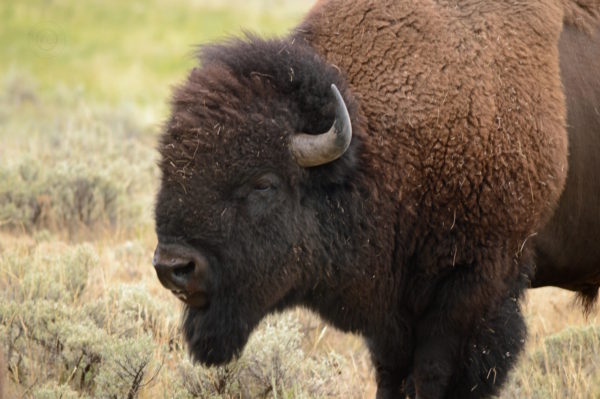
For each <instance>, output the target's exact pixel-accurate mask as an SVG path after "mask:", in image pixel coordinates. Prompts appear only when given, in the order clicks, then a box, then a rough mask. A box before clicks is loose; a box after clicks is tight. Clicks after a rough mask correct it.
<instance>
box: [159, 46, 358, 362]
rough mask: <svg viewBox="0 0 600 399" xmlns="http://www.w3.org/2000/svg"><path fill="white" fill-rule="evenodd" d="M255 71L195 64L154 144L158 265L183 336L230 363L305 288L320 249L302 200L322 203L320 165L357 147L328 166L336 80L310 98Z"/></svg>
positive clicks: (342, 108)
mask: <svg viewBox="0 0 600 399" xmlns="http://www.w3.org/2000/svg"><path fill="white" fill-rule="evenodd" d="M274 50H276V51H279V48H274ZM267 58H268V57H267ZM236 62H237V61H236ZM238 64H239V63H236V65H238ZM318 67H319V68H324V67H323V66H322V65H320V66H318ZM251 69H254V68H251ZM301 69H302V68H301V67H296V69H295V70H296V71H298V70H301ZM306 69H307V70H310V71H312V70H313V69H314V68H313V66H311V65H307V66H306ZM317 70H318V68H317ZM327 72H328V73H325V74H323V75H322V76H325V77H326V78H327V77H332V76H336V75H335V72H331V70H330V69H328V70H327ZM253 73H254V72H252V73H248V74H247V78H245V79H241V78H240V77H239V76H236V75H234V74H233V73H232V72H231V71H228V70H227V69H226V68H223V67H222V66H219V67H213V66H211V65H210V63H209V65H208V66H205V67H204V68H203V69H202V70H194V71H193V72H192V74H191V75H190V77H189V80H188V82H187V83H186V84H185V85H184V86H182V87H181V88H180V89H179V90H178V91H177V92H176V93H175V100H174V103H173V113H172V117H171V119H170V121H169V123H168V124H167V126H166V132H165V133H164V134H163V136H162V141H161V144H160V147H159V150H160V153H161V162H160V167H161V171H162V182H161V188H160V191H159V194H158V197H157V202H156V209H155V218H156V231H157V235H158V246H157V248H156V251H155V254H154V261H153V263H154V266H155V269H156V272H157V275H158V277H159V279H160V281H161V283H162V284H163V285H164V286H165V287H166V288H168V289H170V290H171V291H172V292H173V293H174V294H175V295H176V296H177V297H178V298H180V299H181V300H182V301H183V302H185V304H186V310H185V315H184V324H183V326H184V333H185V337H186V339H187V341H188V344H189V348H190V352H191V353H192V356H193V357H194V358H195V359H196V360H199V361H201V362H203V363H205V364H219V363H223V362H227V361H229V360H230V359H231V358H232V357H233V356H235V355H236V354H238V353H239V351H240V350H241V349H242V348H243V346H244V344H245V343H246V341H247V339H248V336H249V334H250V332H251V331H252V329H253V328H254V327H255V326H256V325H257V323H258V322H259V321H260V319H261V318H262V317H263V316H264V315H266V314H267V313H268V312H270V311H273V310H277V309H282V308H284V307H286V306H289V305H291V304H294V303H297V302H298V301H300V300H301V298H302V297H303V295H305V293H306V291H307V290H309V289H310V287H311V284H313V283H314V279H315V278H316V274H318V272H316V273H315V267H318V265H319V264H321V263H322V262H324V258H325V257H326V252H327V250H326V249H325V248H324V246H325V245H324V244H323V243H322V242H321V240H320V239H319V238H318V237H319V235H320V231H321V229H322V226H320V223H319V217H318V214H319V212H318V211H317V210H316V209H314V206H312V205H308V204H314V203H316V202H318V199H315V198H314V196H318V195H319V194H318V190H317V189H315V187H316V186H315V185H319V187H321V189H322V187H323V185H324V184H325V185H326V182H325V181H326V180H327V179H328V177H327V173H328V172H327V170H329V172H330V173H333V174H335V173H334V171H335V170H336V168H338V169H339V168H340V166H339V165H342V164H344V162H348V158H351V156H350V153H352V151H348V153H347V154H346V155H345V156H344V157H343V158H342V159H340V160H339V161H336V162H333V164H332V163H331V162H332V161H334V160H336V159H337V158H339V157H341V156H342V155H343V154H344V153H345V152H346V150H347V149H348V146H349V144H350V137H351V127H350V117H349V114H348V110H347V108H346V105H345V103H344V100H343V99H342V96H341V95H340V93H339V92H338V90H337V89H336V88H335V86H331V88H330V85H331V82H332V81H335V80H333V79H332V80H329V83H328V84H325V83H324V82H323V83H322V84H313V85H312V86H311V87H310V90H311V91H312V94H311V96H308V98H309V103H307V102H306V96H305V95H302V97H303V98H302V99H299V98H294V96H293V95H290V94H289V93H290V92H291V91H290V90H289V89H285V90H284V89H282V88H281V87H279V88H278V87H277V85H276V82H273V81H272V80H271V79H266V80H265V79H264V78H263V77H264V76H266V75H269V74H267V73H262V74H258V75H253ZM238 74H239V72H238ZM269 76H271V75H269ZM289 79H290V78H289V77H288V76H287V75H286V76H285V80H284V81H285V82H286V84H288V85H289V84H290V81H289ZM292 83H294V82H292ZM304 90H305V89H298V90H295V91H293V92H294V93H296V94H298V93H300V94H301V93H303V92H304ZM329 126H331V127H330V128H329V130H327V127H329ZM302 131H313V132H319V133H320V134H306V133H299V132H302ZM324 131H326V133H321V132H324ZM336 164H337V166H335V165H336ZM319 165H324V166H319ZM324 169H327V170H324ZM316 180H318V183H317V182H316ZM336 184H339V181H338V182H337V183H336Z"/></svg>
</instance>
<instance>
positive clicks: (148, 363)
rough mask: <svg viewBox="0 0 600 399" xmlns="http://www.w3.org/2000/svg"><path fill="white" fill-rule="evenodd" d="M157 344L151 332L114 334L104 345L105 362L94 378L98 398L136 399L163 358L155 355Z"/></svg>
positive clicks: (151, 380) (150, 379) (151, 378)
mask: <svg viewBox="0 0 600 399" xmlns="http://www.w3.org/2000/svg"><path fill="white" fill-rule="evenodd" d="M156 349H157V344H156V343H155V342H154V340H153V339H152V336H151V335H148V334H143V335H139V336H136V337H133V338H114V337H113V338H112V339H110V340H108V341H106V342H105V344H104V346H103V348H102V363H101V365H100V368H99V371H98V374H97V375H96V376H95V378H94V382H95V384H96V388H95V391H94V396H95V397H97V398H107V399H119V398H127V399H133V398H136V397H137V396H138V394H139V393H140V391H141V390H142V389H143V388H145V387H147V386H148V385H149V384H151V383H152V382H153V381H154V380H155V378H156V376H157V374H158V372H159V371H160V368H161V364H162V361H160V359H156V358H155V357H154V355H155V353H154V352H155V350H156Z"/></svg>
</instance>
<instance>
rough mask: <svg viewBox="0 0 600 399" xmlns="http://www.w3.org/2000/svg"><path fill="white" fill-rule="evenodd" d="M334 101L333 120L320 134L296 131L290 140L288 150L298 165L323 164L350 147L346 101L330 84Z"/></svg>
mask: <svg viewBox="0 0 600 399" xmlns="http://www.w3.org/2000/svg"><path fill="white" fill-rule="evenodd" d="M331 91H332V93H333V98H334V102H335V120H334V121H333V125H332V126H331V128H330V129H329V130H328V131H327V132H325V133H322V134H307V133H296V134H295V135H294V136H292V139H291V142H290V151H291V152H292V154H293V155H294V158H295V159H296V162H297V163H298V165H300V166H302V167H305V168H309V167H314V166H320V165H325V164H328V163H330V162H333V161H335V160H336V159H338V158H340V157H341V156H342V155H344V153H345V152H346V151H347V150H348V147H350V142H351V141H352V123H351V121H350V114H349V113H348V108H347V107H346V103H345V102H344V99H343V98H342V95H341V94H340V91H339V90H338V88H337V87H336V85H334V84H332V85H331Z"/></svg>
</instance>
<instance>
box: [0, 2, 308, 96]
mask: <svg viewBox="0 0 600 399" xmlns="http://www.w3.org/2000/svg"><path fill="white" fill-rule="evenodd" d="M210 3H211V2H207V1H201V0H199V1H182V0H176V1H168V0H148V1H141V0H136V1H121V0H89V1H88V0H86V1H73V0H55V1H46V0H26V1H2V2H0V21H1V22H2V27H1V28H0V59H2V60H3V61H2V63H0V74H1V75H5V74H6V73H7V72H9V71H10V70H15V69H16V70H20V71H22V70H25V71H27V72H28V73H30V74H31V75H33V76H35V78H36V80H37V81H38V83H39V84H40V86H41V89H42V91H44V92H45V91H47V90H49V89H52V90H53V89H54V88H55V87H56V86H57V85H64V86H67V87H77V88H79V89H80V90H82V92H83V93H84V95H85V96H86V98H88V99H98V100H103V101H110V102H113V103H114V102H122V101H134V102H136V103H139V104H149V103H150V104H154V103H157V102H164V101H165V100H166V98H167V96H168V94H169V90H170V86H171V85H172V84H174V83H176V82H178V81H180V80H181V79H182V77H183V76H184V75H185V73H186V71H187V70H188V69H189V68H190V67H191V66H193V65H194V63H195V62H196V61H195V60H194V59H193V53H194V48H195V46H196V45H198V44H201V43H206V42H208V41H213V40H216V39H219V38H223V37H226V36H228V35H235V34H239V32H240V30H241V29H242V28H244V29H248V30H251V31H255V32H257V33H261V34H267V35H273V34H281V33H284V32H286V30H287V29H289V28H290V27H291V26H293V24H294V23H295V22H296V21H298V20H299V18H300V16H301V15H302V10H303V9H305V8H306V6H304V7H301V6H298V5H294V4H291V5H290V4H289V3H290V2H289V1H288V2H285V1H272V2H270V3H271V4H272V6H270V7H269V6H267V5H264V3H265V2H257V1H249V2H236V1H234V2H214V1H213V2H212V3H215V5H211V4H210ZM232 3H233V6H232ZM227 4H229V6H227ZM260 4H263V5H262V6H260Z"/></svg>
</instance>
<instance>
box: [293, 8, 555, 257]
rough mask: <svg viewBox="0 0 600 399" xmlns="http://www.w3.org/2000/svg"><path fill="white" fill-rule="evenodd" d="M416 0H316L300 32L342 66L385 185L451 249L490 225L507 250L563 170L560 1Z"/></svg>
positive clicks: (544, 204)
mask: <svg viewBox="0 0 600 399" xmlns="http://www.w3.org/2000/svg"><path fill="white" fill-rule="evenodd" d="M454 3H456V4H454ZM376 4H377V5H376ZM417 4H418V5H416V4H414V3H413V2H409V1H406V2H403V1H383V2H382V1H361V2H344V1H335V0H333V1H329V2H322V3H320V4H319V6H318V7H317V8H316V9H313V11H312V12H311V14H310V16H309V17H308V18H307V21H306V22H305V23H304V24H302V25H301V27H300V29H299V32H301V33H303V34H304V37H305V38H306V40H307V41H309V42H310V43H311V45H313V46H314V47H315V48H317V49H318V50H319V52H321V53H322V54H323V55H324V56H325V58H326V59H327V60H328V61H329V62H331V63H332V64H334V65H336V66H337V67H339V68H340V69H341V70H342V72H343V73H344V74H345V75H347V77H348V81H349V83H350V86H351V89H352V91H353V93H354V95H355V96H356V97H357V99H358V100H359V102H360V103H361V105H362V108H361V110H362V111H363V115H364V119H365V120H366V121H367V123H368V127H367V131H368V132H369V136H367V137H365V138H363V144H364V147H365V149H364V156H363V162H364V163H366V164H368V167H370V168H372V169H373V170H374V171H376V172H374V173H377V174H378V175H381V176H385V177H384V178H383V179H382V184H381V187H378V188H379V189H380V190H381V192H382V194H383V193H385V195H389V196H391V197H393V198H395V200H396V201H401V202H403V203H404V204H406V205H407V206H408V207H409V208H411V209H414V210H415V212H418V213H419V218H420V219H421V221H423V222H424V223H425V225H427V226H429V227H430V228H432V229H433V230H434V231H436V232H437V233H438V234H440V235H441V236H446V235H447V234H453V235H455V236H456V240H455V242H454V244H455V245H456V247H455V248H448V250H449V253H448V254H447V255H449V256H452V258H453V259H454V260H455V261H456V262H459V263H460V262H463V261H465V260H466V261H470V259H469V258H470V257H471V256H472V255H471V254H469V250H468V248H466V247H469V246H470V245H489V244H490V243H492V242H494V241H495V240H497V239H500V240H505V239H507V238H510V239H511V240H512V243H511V245H512V247H511V249H512V250H513V252H514V253H516V252H518V249H519V247H520V245H522V243H523V241H524V240H525V239H526V238H527V237H528V236H529V235H530V234H532V233H533V232H535V231H536V229H537V228H539V227H540V225H541V223H542V222H543V221H545V220H546V219H547V218H548V217H549V215H550V213H551V211H552V209H553V207H554V206H555V204H556V202H557V200H558V196H559V194H560V192H561V190H562V187H563V184H564V180H565V176H566V171H567V157H566V155H567V140H566V134H565V130H564V125H565V121H564V120H565V107H564V99H563V95H562V91H561V83H560V78H559V72H558V71H559V69H558V53H557V47H556V44H557V41H558V36H559V34H560V31H561V28H562V12H561V9H560V8H559V7H557V6H556V4H554V3H553V2H552V1H538V2H533V1H530V2H522V1H513V2H488V1H462V2H435V1H423V2H419V3H417ZM354 57H356V58H354ZM365 60H366V61H365ZM500 204H502V206H499V205H500ZM467 243H468V244H467Z"/></svg>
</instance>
